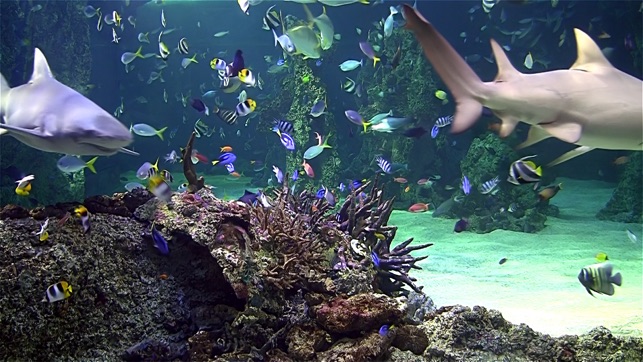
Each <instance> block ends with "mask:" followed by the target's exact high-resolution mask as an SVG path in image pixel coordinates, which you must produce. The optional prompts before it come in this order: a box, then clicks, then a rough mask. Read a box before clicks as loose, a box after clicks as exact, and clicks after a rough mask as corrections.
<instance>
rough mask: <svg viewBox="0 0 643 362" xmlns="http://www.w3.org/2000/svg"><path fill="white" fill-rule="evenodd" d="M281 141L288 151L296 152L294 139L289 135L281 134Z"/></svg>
mask: <svg viewBox="0 0 643 362" xmlns="http://www.w3.org/2000/svg"><path fill="white" fill-rule="evenodd" d="M279 139H280V140H281V144H282V145H284V147H286V149H287V150H290V151H294V150H295V140H294V139H292V137H290V135H289V134H288V133H285V132H281V136H279Z"/></svg>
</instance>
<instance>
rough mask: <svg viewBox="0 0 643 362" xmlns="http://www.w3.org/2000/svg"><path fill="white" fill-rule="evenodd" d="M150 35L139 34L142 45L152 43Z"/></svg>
mask: <svg viewBox="0 0 643 362" xmlns="http://www.w3.org/2000/svg"><path fill="white" fill-rule="evenodd" d="M149 34H150V33H138V41H139V42H141V43H148V44H149V43H150V39H149V38H148V35H149Z"/></svg>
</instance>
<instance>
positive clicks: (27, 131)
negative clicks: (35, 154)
mask: <svg viewBox="0 0 643 362" xmlns="http://www.w3.org/2000/svg"><path fill="white" fill-rule="evenodd" d="M0 129H2V131H4V132H3V134H4V133H6V132H11V133H17V134H19V135H21V136H24V137H36V138H43V135H42V133H40V132H38V131H36V130H33V129H26V128H20V127H15V126H12V125H8V124H0Z"/></svg>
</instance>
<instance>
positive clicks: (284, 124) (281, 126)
mask: <svg viewBox="0 0 643 362" xmlns="http://www.w3.org/2000/svg"><path fill="white" fill-rule="evenodd" d="M274 124H275V125H274V127H272V131H273V132H276V133H277V134H280V133H281V132H285V133H288V134H290V133H292V132H293V131H294V130H295V128H294V127H293V125H292V123H290V122H288V121H284V120H278V119H275V120H274Z"/></svg>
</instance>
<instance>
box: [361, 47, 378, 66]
mask: <svg viewBox="0 0 643 362" xmlns="http://www.w3.org/2000/svg"><path fill="white" fill-rule="evenodd" d="M359 48H360V49H361V50H362V53H364V55H366V56H367V57H368V58H369V59H372V60H373V66H375V65H376V64H377V62H379V61H380V58H379V57H377V56H376V55H375V50H373V47H372V46H371V44H370V43H369V42H367V41H361V42H359Z"/></svg>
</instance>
